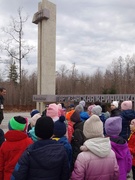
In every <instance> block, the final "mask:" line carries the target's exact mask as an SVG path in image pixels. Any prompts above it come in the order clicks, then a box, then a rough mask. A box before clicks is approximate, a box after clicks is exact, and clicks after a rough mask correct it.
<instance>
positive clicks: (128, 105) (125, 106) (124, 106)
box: [121, 101, 132, 110]
mask: <svg viewBox="0 0 135 180" xmlns="http://www.w3.org/2000/svg"><path fill="white" fill-rule="evenodd" d="M121 109H122V110H128V109H132V101H123V102H122V103H121Z"/></svg>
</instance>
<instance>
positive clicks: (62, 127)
mask: <svg viewBox="0 0 135 180" xmlns="http://www.w3.org/2000/svg"><path fill="white" fill-rule="evenodd" d="M65 134H66V123H65V117H64V116H60V117H59V120H58V121H56V122H55V123H54V131H53V138H52V139H53V140H56V141H58V142H59V143H62V144H63V145H64V147H65V149H66V152H67V155H68V160H69V165H70V166H71V162H72V147H71V144H70V143H69V142H68V139H67V137H66V136H65Z"/></svg>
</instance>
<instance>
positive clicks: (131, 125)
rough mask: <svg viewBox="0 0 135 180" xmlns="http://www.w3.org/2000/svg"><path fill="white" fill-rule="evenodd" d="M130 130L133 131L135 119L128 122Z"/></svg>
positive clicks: (134, 130) (134, 129)
mask: <svg viewBox="0 0 135 180" xmlns="http://www.w3.org/2000/svg"><path fill="white" fill-rule="evenodd" d="M130 130H131V132H135V119H133V120H132V121H131V122H130Z"/></svg>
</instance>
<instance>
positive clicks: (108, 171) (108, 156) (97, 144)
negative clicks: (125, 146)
mask: <svg viewBox="0 0 135 180" xmlns="http://www.w3.org/2000/svg"><path fill="white" fill-rule="evenodd" d="M84 147H85V148H82V150H83V152H81V153H80V154H79V155H78V157H77V160H76V162H75V166H74V170H73V172H72V175H71V180H78V179H79V180H118V179H119V166H118V164H117V160H116V157H115V153H114V152H113V151H112V150H111V145H110V140H109V138H93V139H89V140H87V141H85V143H84Z"/></svg>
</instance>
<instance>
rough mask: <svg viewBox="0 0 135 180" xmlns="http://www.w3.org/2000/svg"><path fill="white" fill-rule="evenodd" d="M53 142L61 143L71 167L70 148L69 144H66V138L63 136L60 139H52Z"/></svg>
mask: <svg viewBox="0 0 135 180" xmlns="http://www.w3.org/2000/svg"><path fill="white" fill-rule="evenodd" d="M53 140H56V141H58V142H59V143H61V144H63V145H64V147H65V150H66V152H67V155H68V160H69V166H71V163H72V146H71V144H70V143H69V142H68V139H67V137H66V136H63V137H61V138H57V137H54V138H53Z"/></svg>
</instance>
